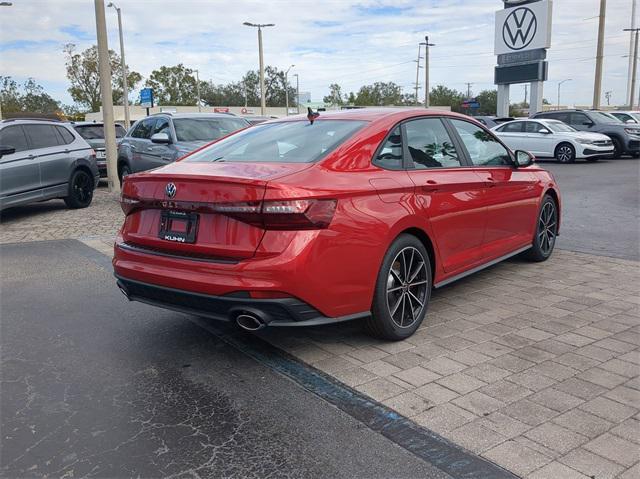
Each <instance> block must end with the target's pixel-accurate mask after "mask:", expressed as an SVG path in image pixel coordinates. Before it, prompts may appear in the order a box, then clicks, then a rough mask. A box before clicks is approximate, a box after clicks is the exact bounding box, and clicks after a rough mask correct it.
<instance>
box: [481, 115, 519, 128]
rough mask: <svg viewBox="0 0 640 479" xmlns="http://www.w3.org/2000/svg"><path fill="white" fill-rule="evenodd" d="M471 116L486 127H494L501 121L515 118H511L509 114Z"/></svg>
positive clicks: (505, 121) (501, 122)
mask: <svg viewBox="0 0 640 479" xmlns="http://www.w3.org/2000/svg"><path fill="white" fill-rule="evenodd" d="M473 118H474V119H475V120H477V121H479V122H480V123H482V124H483V125H484V126H486V127H487V128H494V127H496V126H498V125H502V124H503V123H507V122H508V121H513V120H515V118H511V117H510V116H474V117H473Z"/></svg>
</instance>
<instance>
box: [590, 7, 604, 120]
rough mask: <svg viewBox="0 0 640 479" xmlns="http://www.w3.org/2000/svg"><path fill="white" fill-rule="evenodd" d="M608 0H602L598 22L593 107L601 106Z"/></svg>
mask: <svg viewBox="0 0 640 479" xmlns="http://www.w3.org/2000/svg"><path fill="white" fill-rule="evenodd" d="M606 11H607V0H600V21H599V23H598V46H597V47H596V78H595V81H594V85H593V109H594V110H598V109H599V108H600V90H601V89H602V61H603V59H604V25H605V24H604V20H605V13H606Z"/></svg>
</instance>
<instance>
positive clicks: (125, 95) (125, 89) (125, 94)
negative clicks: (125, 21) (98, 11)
mask: <svg viewBox="0 0 640 479" xmlns="http://www.w3.org/2000/svg"><path fill="white" fill-rule="evenodd" d="M109 7H113V8H115V9H116V13H117V14H118V32H119V34H120V68H121V69H122V106H124V127H125V128H126V129H127V130H128V129H129V126H130V125H131V117H130V116H129V85H128V81H127V62H125V60H124V40H123V38H122V15H121V12H120V7H117V6H116V5H115V3H113V2H110V3H109V5H107V8H109Z"/></svg>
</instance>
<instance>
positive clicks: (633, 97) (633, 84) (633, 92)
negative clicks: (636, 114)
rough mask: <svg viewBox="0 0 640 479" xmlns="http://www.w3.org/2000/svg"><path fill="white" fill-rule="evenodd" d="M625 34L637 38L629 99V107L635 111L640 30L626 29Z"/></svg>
mask: <svg viewBox="0 0 640 479" xmlns="http://www.w3.org/2000/svg"><path fill="white" fill-rule="evenodd" d="M624 31H625V32H632V35H633V36H634V37H635V39H634V41H633V54H632V57H633V65H632V67H631V96H630V97H629V107H630V109H631V110H633V105H634V104H635V102H636V75H637V72H638V37H639V36H640V28H625V29H624Z"/></svg>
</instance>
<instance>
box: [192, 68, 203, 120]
mask: <svg viewBox="0 0 640 479" xmlns="http://www.w3.org/2000/svg"><path fill="white" fill-rule="evenodd" d="M193 71H194V72H196V92H197V94H198V112H202V104H201V103H200V71H199V70H193Z"/></svg>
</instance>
